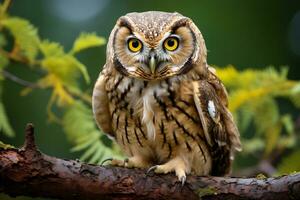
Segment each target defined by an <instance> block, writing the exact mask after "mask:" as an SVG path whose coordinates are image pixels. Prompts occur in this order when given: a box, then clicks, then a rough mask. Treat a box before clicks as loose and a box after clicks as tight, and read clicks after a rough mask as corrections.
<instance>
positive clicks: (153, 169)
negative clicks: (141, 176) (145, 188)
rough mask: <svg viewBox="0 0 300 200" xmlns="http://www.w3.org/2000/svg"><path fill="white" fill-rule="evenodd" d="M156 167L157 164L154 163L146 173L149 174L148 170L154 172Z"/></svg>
mask: <svg viewBox="0 0 300 200" xmlns="http://www.w3.org/2000/svg"><path fill="white" fill-rule="evenodd" d="M156 169H157V165H154V166H152V167H150V168H149V169H148V170H147V172H146V175H147V176H149V175H150V172H152V171H153V172H154V173H155V170H156Z"/></svg>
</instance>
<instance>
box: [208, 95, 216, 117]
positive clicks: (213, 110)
mask: <svg viewBox="0 0 300 200" xmlns="http://www.w3.org/2000/svg"><path fill="white" fill-rule="evenodd" d="M208 113H209V115H210V117H211V118H212V119H215V117H216V107H215V104H214V102H213V101H211V100H209V101H208Z"/></svg>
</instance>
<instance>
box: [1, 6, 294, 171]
mask: <svg viewBox="0 0 300 200" xmlns="http://www.w3.org/2000/svg"><path fill="white" fill-rule="evenodd" d="M9 2H10V1H9V0H5V1H3V3H2V4H1V5H0V131H1V133H3V134H5V135H6V136H14V134H15V133H14V131H13V129H12V128H11V126H10V123H9V119H8V117H7V115H6V111H5V105H3V102H2V100H1V95H2V91H1V89H2V86H3V81H6V80H7V79H9V77H7V76H5V73H4V72H5V71H6V70H8V69H9V67H10V66H11V65H12V62H18V63H23V64H24V66H28V69H29V70H32V71H39V72H40V71H42V73H41V74H42V75H41V76H40V78H39V79H38V80H37V81H36V82H35V83H34V84H33V85H25V88H24V90H23V91H22V95H26V94H28V93H29V92H31V91H32V90H36V89H40V90H50V91H51V97H50V99H49V102H48V106H47V113H48V116H49V121H51V122H55V123H59V124H60V125H61V126H62V128H63V130H64V133H65V134H66V137H67V138H68V140H69V141H70V143H71V144H72V145H73V148H72V149H71V150H72V151H81V152H83V154H82V157H81V159H82V160H87V161H89V162H91V163H99V162H100V161H101V159H103V158H106V157H110V156H111V155H113V156H120V153H119V150H118V149H117V147H116V146H115V145H114V144H113V145H111V144H106V143H105V141H104V137H103V134H102V133H101V132H100V131H99V129H98V128H97V127H96V125H95V122H94V120H93V117H92V111H91V94H90V93H87V92H83V90H82V89H81V85H80V80H81V78H83V79H84V80H85V83H86V84H88V85H89V86H90V87H92V86H93V84H92V83H91V82H90V77H89V74H88V71H87V69H86V66H85V65H84V64H83V63H81V62H80V61H79V60H78V59H77V57H76V56H77V54H78V53H79V52H81V51H84V50H86V49H88V48H91V47H99V46H102V45H103V44H104V43H105V39H104V38H102V37H99V36H97V35H96V33H82V34H80V35H79V37H78V38H77V39H75V41H74V43H73V46H72V48H71V49H70V50H69V51H66V50H65V49H64V48H63V46H62V45H61V44H59V43H57V42H53V41H49V40H47V39H41V38H40V37H39V35H38V31H37V28H36V27H34V26H33V25H32V24H31V23H30V22H29V21H28V20H26V19H23V18H19V17H14V16H10V15H9V14H8V13H7V7H8V4H9ZM11 38H13V39H12V41H11ZM11 43H12V45H10V44H11ZM217 73H218V76H219V77H220V78H221V79H222V81H223V82H224V84H225V86H226V88H227V89H228V90H229V102H230V103H229V105H230V110H231V111H232V112H233V113H234V116H235V119H236V121H237V123H238V126H239V129H240V132H241V137H242V143H243V153H242V154H243V156H246V157H247V156H248V157H250V156H253V155H255V156H256V157H257V158H258V159H257V162H259V161H260V160H263V159H269V158H270V157H271V156H272V155H273V154H274V152H277V153H278V152H279V153H280V154H283V153H284V154H287V156H286V157H285V159H283V160H282V162H281V163H280V164H279V165H278V169H279V172H280V173H285V172H290V171H293V170H300V166H299V163H300V161H299V156H298V155H299V150H297V151H295V150H294V149H293V147H295V146H296V145H297V144H298V141H297V139H298V138H297V134H296V131H295V127H294V121H295V116H292V115H291V114H289V113H283V112H282V111H281V109H280V105H279V103H278V99H279V98H280V99H285V101H289V100H290V101H291V102H292V103H293V105H294V106H295V107H296V108H299V107H300V82H299V81H292V80H288V79H287V73H288V70H287V68H286V67H282V68H281V70H279V71H278V70H275V68H274V67H268V68H266V69H264V70H253V69H248V70H245V71H238V70H237V69H236V68H234V67H233V66H227V67H225V68H217ZM53 109H56V110H59V112H53ZM54 113H60V114H59V115H58V114H54ZM1 146H4V144H2V142H1V143H0V147H1ZM289 163H290V164H289ZM293 163H294V164H293ZM295 163H298V165H296V164H295ZM291 166H292V167H291Z"/></svg>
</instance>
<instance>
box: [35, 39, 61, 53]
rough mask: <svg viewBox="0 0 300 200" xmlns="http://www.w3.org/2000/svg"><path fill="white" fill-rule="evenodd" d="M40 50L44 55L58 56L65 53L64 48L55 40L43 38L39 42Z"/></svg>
mask: <svg viewBox="0 0 300 200" xmlns="http://www.w3.org/2000/svg"><path fill="white" fill-rule="evenodd" d="M40 50H41V52H42V53H43V55H44V56H45V57H51V56H52V57H59V56H63V55H64V54H65V52H64V48H63V47H62V46H61V44H59V43H57V42H50V41H49V40H43V41H42V42H41V43H40Z"/></svg>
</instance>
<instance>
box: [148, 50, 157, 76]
mask: <svg viewBox="0 0 300 200" xmlns="http://www.w3.org/2000/svg"><path fill="white" fill-rule="evenodd" d="M156 65H157V60H156V55H155V53H153V52H151V53H150V55H149V67H150V71H151V73H152V74H154V73H155V70H156Z"/></svg>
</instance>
